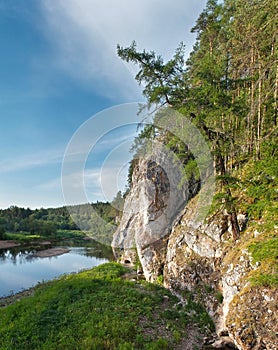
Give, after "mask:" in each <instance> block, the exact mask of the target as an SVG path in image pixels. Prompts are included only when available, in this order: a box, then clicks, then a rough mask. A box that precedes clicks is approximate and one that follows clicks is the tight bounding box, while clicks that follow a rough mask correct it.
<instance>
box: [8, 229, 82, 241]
mask: <svg viewBox="0 0 278 350" xmlns="http://www.w3.org/2000/svg"><path fill="white" fill-rule="evenodd" d="M84 237H85V233H84V232H82V231H78V230H57V232H55V234H53V235H48V236H43V235H40V234H36V233H35V234H31V233H30V232H25V231H24V232H23V231H22V232H7V233H5V239H8V240H13V241H17V242H19V243H22V244H26V243H29V242H34V241H38V240H51V241H53V240H55V241H59V240H74V241H78V240H82V241H83V238H84Z"/></svg>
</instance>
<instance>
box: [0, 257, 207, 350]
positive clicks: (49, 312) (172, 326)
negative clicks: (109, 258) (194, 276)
mask: <svg viewBox="0 0 278 350" xmlns="http://www.w3.org/2000/svg"><path fill="white" fill-rule="evenodd" d="M127 271H128V270H127V269H126V268H124V267H123V266H121V265H119V264H116V263H108V264H104V265H101V266H98V267H96V268H94V269H92V270H90V271H85V272H82V273H79V274H75V275H68V276H64V277H63V278H60V279H59V280H55V281H52V282H48V283H46V284H42V285H40V286H39V287H37V288H36V290H35V294H34V296H32V297H29V298H25V299H22V300H20V301H18V302H17V303H15V304H13V305H10V306H8V307H6V308H2V309H0V337H1V345H0V349H3V350H4V349H13V350H29V349H34V350H35V349H53V350H54V349H95V350H98V349H107V350H108V349H111V350H112V349H138V350H139V349H140V350H141V349H152V350H154V349H157V350H158V349H159V350H160V349H174V348H175V347H176V345H177V344H179V342H180V341H182V340H183V339H186V329H185V326H186V325H187V324H191V323H192V322H194V323H196V322H197V323H198V322H199V319H198V316H200V318H201V323H202V324H203V322H204V316H203V311H202V312H201V313H199V314H198V313H196V316H194V319H192V318H191V316H189V314H188V313H187V312H186V310H184V309H183V308H179V309H177V308H176V307H175V305H176V303H177V299H176V297H174V296H172V295H171V294H170V293H169V291H167V290H165V289H164V288H162V287H159V286H155V287H154V286H152V287H149V288H148V287H147V286H149V284H147V283H146V282H145V283H144V284H143V285H141V284H138V283H132V282H129V281H127V280H125V279H122V278H121V276H122V275H123V274H125V273H126V272H127ZM165 295H167V296H168V298H169V302H168V305H167V310H165V306H164V296H165ZM177 320H178V322H177Z"/></svg>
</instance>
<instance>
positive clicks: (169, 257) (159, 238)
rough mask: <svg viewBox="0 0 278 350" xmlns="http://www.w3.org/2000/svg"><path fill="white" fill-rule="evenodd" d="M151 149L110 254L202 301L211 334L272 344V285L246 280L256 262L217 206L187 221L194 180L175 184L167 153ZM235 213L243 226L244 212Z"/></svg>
mask: <svg viewBox="0 0 278 350" xmlns="http://www.w3.org/2000/svg"><path fill="white" fill-rule="evenodd" d="M152 154H154V156H149V157H145V159H144V160H138V161H137V166H136V167H135V169H134V173H133V185H132V188H131V190H130V192H129V194H128V196H127V198H126V201H125V207H124V213H123V217H122V221H121V223H120V226H119V228H118V230H117V232H116V233H115V235H114V239H113V243H112V246H113V248H114V252H115V255H116V256H117V257H118V259H119V260H121V261H122V262H130V263H133V264H138V265H140V266H141V267H142V270H143V273H144V275H145V277H146V279H147V280H148V281H151V282H154V281H156V279H157V278H158V277H160V276H161V279H162V278H163V280H164V285H165V286H166V287H167V288H170V289H171V290H172V291H173V292H174V293H176V294H177V295H180V296H181V297H182V295H189V294H190V295H191V297H193V298H194V299H195V300H196V301H198V302H200V303H202V304H203V305H204V306H205V308H206V309H207V311H208V313H209V314H210V316H211V317H212V319H213V320H214V321H215V325H216V331H217V333H218V334H219V335H225V336H229V337H230V338H231V339H233V341H234V343H235V344H236V346H237V347H238V348H239V349H242V350H251V349H260V350H262V349H268V350H274V349H277V348H278V343H277V332H278V329H277V326H276V325H277V324H278V322H277V319H276V320H275V316H276V317H277V306H276V303H275V301H277V299H278V295H277V291H275V290H270V289H268V288H263V287H261V288H258V287H257V288H253V287H252V286H251V285H250V283H249V279H248V275H249V274H250V272H252V271H253V270H254V269H256V266H254V265H253V264H252V259H251V257H250V255H249V253H248V250H247V249H246V248H244V246H242V244H241V243H240V242H238V241H237V242H234V241H233V240H232V234H231V232H230V222H229V217H228V216H227V215H225V212H221V211H219V212H218V213H214V215H213V217H211V218H210V219H209V220H207V221H205V222H196V220H193V219H192V218H193V217H195V216H196V211H197V210H198V209H197V208H198V205H197V202H198V195H195V194H196V192H197V184H195V187H194V189H193V190H192V192H191V194H189V193H188V191H186V189H185V188H182V189H181V188H179V182H180V175H179V174H177V172H176V167H173V166H172V165H171V161H169V159H167V161H166V160H165V152H162V153H160V152H159V151H155V152H152ZM166 158H167V157H166ZM191 187H192V186H191ZM191 197H192V198H191ZM190 198H191V199H190ZM189 199H190V200H189ZM186 203H187V204H186ZM239 219H240V220H241V227H242V229H244V227H245V225H246V222H245V218H244V216H242V215H241V217H239ZM275 327H276V328H275ZM275 332H276V334H275ZM225 341H226V340H225ZM217 344H218V345H217ZM217 346H218V348H219V342H218V343H217V342H216V343H215V348H217ZM223 348H225V347H223Z"/></svg>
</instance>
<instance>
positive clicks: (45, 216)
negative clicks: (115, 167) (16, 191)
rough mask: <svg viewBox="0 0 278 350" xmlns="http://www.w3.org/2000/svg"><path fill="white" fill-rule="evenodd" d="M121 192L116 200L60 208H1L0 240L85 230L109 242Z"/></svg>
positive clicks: (53, 235) (118, 210)
mask: <svg viewBox="0 0 278 350" xmlns="http://www.w3.org/2000/svg"><path fill="white" fill-rule="evenodd" d="M123 200H124V199H123V197H122V193H121V192H120V191H119V192H118V193H117V195H116V196H115V198H114V200H113V201H112V202H111V203H109V202H96V203H90V204H81V205H74V206H70V207H66V206H64V207H60V208H47V209H46V208H40V209H33V210H32V209H30V208H20V207H17V206H11V207H9V208H7V209H1V210H0V239H5V238H12V237H13V234H16V233H23V234H24V233H25V234H31V235H39V236H43V237H50V236H52V237H55V235H56V233H57V231H58V230H64V231H80V230H82V231H85V232H86V233H88V234H90V236H92V237H95V238H96V239H100V240H101V241H103V242H104V243H107V244H110V242H111V240H112V235H113V233H114V230H115V225H116V224H117V222H118V220H119V217H120V215H121V211H120V208H121V207H122V205H123Z"/></svg>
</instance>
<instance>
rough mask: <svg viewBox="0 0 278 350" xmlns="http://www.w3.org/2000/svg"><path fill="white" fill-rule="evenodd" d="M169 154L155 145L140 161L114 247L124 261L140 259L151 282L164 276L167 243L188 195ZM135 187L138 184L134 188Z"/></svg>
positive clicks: (115, 237)
mask: <svg viewBox="0 0 278 350" xmlns="http://www.w3.org/2000/svg"><path fill="white" fill-rule="evenodd" d="M174 162H175V159H171V154H170V152H167V150H165V149H163V150H162V149H161V146H160V145H159V144H158V145H156V144H154V145H153V148H152V152H151V153H150V155H149V156H146V157H144V160H143V159H140V160H138V161H137V166H136V167H135V169H134V172H133V184H134V185H133V186H132V188H131V190H130V193H129V194H128V196H127V198H126V200H125V205H124V210H123V216H122V220H121V223H120V225H119V228H118V230H117V232H116V233H115V235H114V239H113V242H112V247H113V248H114V252H115V255H116V256H117V257H119V258H120V260H121V261H122V262H132V263H134V262H136V260H137V259H138V258H139V260H140V263H141V266H142V268H143V272H144V275H145V277H146V279H147V280H148V281H155V280H156V278H157V277H158V276H159V275H162V274H163V270H164V263H165V258H166V252H167V249H166V248H167V241H168V238H169V234H170V232H171V227H172V226H173V224H174V221H175V220H176V217H177V213H178V212H180V210H181V209H182V208H183V207H184V203H185V202H186V200H187V197H188V193H187V191H186V187H185V186H184V187H183V188H180V186H179V184H180V182H181V174H180V173H179V171H178V168H177V166H176V165H174ZM135 184H136V185H135Z"/></svg>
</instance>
